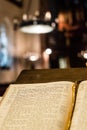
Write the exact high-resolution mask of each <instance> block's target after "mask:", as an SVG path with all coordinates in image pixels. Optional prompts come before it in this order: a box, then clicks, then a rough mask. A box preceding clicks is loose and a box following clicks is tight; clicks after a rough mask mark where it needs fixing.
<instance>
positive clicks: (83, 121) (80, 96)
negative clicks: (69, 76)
mask: <svg viewBox="0 0 87 130" xmlns="http://www.w3.org/2000/svg"><path fill="white" fill-rule="evenodd" d="M70 130H87V81H82V82H81V83H80V84H79V87H78V92H77V99H76V104H75V110H74V114H73V118H72V123H71V129H70Z"/></svg>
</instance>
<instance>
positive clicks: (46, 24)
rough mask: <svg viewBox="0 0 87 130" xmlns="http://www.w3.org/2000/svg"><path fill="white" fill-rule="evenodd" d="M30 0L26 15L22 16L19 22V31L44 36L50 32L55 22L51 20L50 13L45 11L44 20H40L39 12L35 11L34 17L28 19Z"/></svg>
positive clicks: (30, 6) (30, 0)
mask: <svg viewBox="0 0 87 130" xmlns="http://www.w3.org/2000/svg"><path fill="white" fill-rule="evenodd" d="M32 7H33V5H32V0H29V3H28V9H27V12H26V14H23V16H22V21H21V22H20V25H19V27H20V31H21V32H24V33H30V34H44V33H49V32H52V31H53V30H54V28H55V22H53V21H52V20H51V13H50V12H49V11H46V13H45V15H44V18H43V19H42V18H40V15H39V14H40V13H39V11H37V10H36V11H35V15H34V16H32V17H29V10H30V8H32Z"/></svg>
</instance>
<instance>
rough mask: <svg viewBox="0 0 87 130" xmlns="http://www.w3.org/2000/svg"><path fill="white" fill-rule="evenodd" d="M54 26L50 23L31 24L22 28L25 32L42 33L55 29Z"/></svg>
mask: <svg viewBox="0 0 87 130" xmlns="http://www.w3.org/2000/svg"><path fill="white" fill-rule="evenodd" d="M53 29H54V28H53V27H51V26H49V25H42V24H40V25H29V26H24V27H21V28H20V30H21V31H22V32H24V33H32V34H40V33H49V32H51V31H53Z"/></svg>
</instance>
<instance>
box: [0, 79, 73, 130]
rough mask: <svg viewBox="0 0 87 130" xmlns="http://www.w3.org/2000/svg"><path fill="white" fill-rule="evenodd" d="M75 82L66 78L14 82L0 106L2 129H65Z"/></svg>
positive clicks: (0, 128) (0, 129) (0, 126)
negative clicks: (39, 81)
mask: <svg viewBox="0 0 87 130" xmlns="http://www.w3.org/2000/svg"><path fill="white" fill-rule="evenodd" d="M72 85H73V83H72V82H67V81H65V82H63V81H62V82H52V83H40V84H20V85H17V84H14V85H11V86H10V87H9V88H8V90H7V92H6V94H5V95H4V98H3V100H2V102H1V105H0V130H65V127H66V123H67V120H68V117H69V114H70V109H71V104H72ZM68 113H69V114H68Z"/></svg>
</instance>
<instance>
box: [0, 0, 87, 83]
mask: <svg viewBox="0 0 87 130" xmlns="http://www.w3.org/2000/svg"><path fill="white" fill-rule="evenodd" d="M37 24H38V25H39V24H40V25H42V24H44V28H40V26H38V27H39V28H34V31H35V32H34V31H33V32H31V30H32V29H31V27H32V26H33V25H34V27H35V25H37ZM30 25H31V27H30V28H28V31H27V33H26V32H24V29H25V28H23V29H21V28H22V27H25V26H26V27H27V26H28V27H29V26H30ZM45 25H46V27H48V26H50V28H49V29H50V30H47V31H46V28H45ZM51 27H52V28H51ZM44 29H45V31H44ZM71 67H87V0H0V84H1V85H6V84H9V83H13V82H15V80H16V79H17V77H18V75H19V73H20V72H21V71H22V70H23V69H50V68H71Z"/></svg>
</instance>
